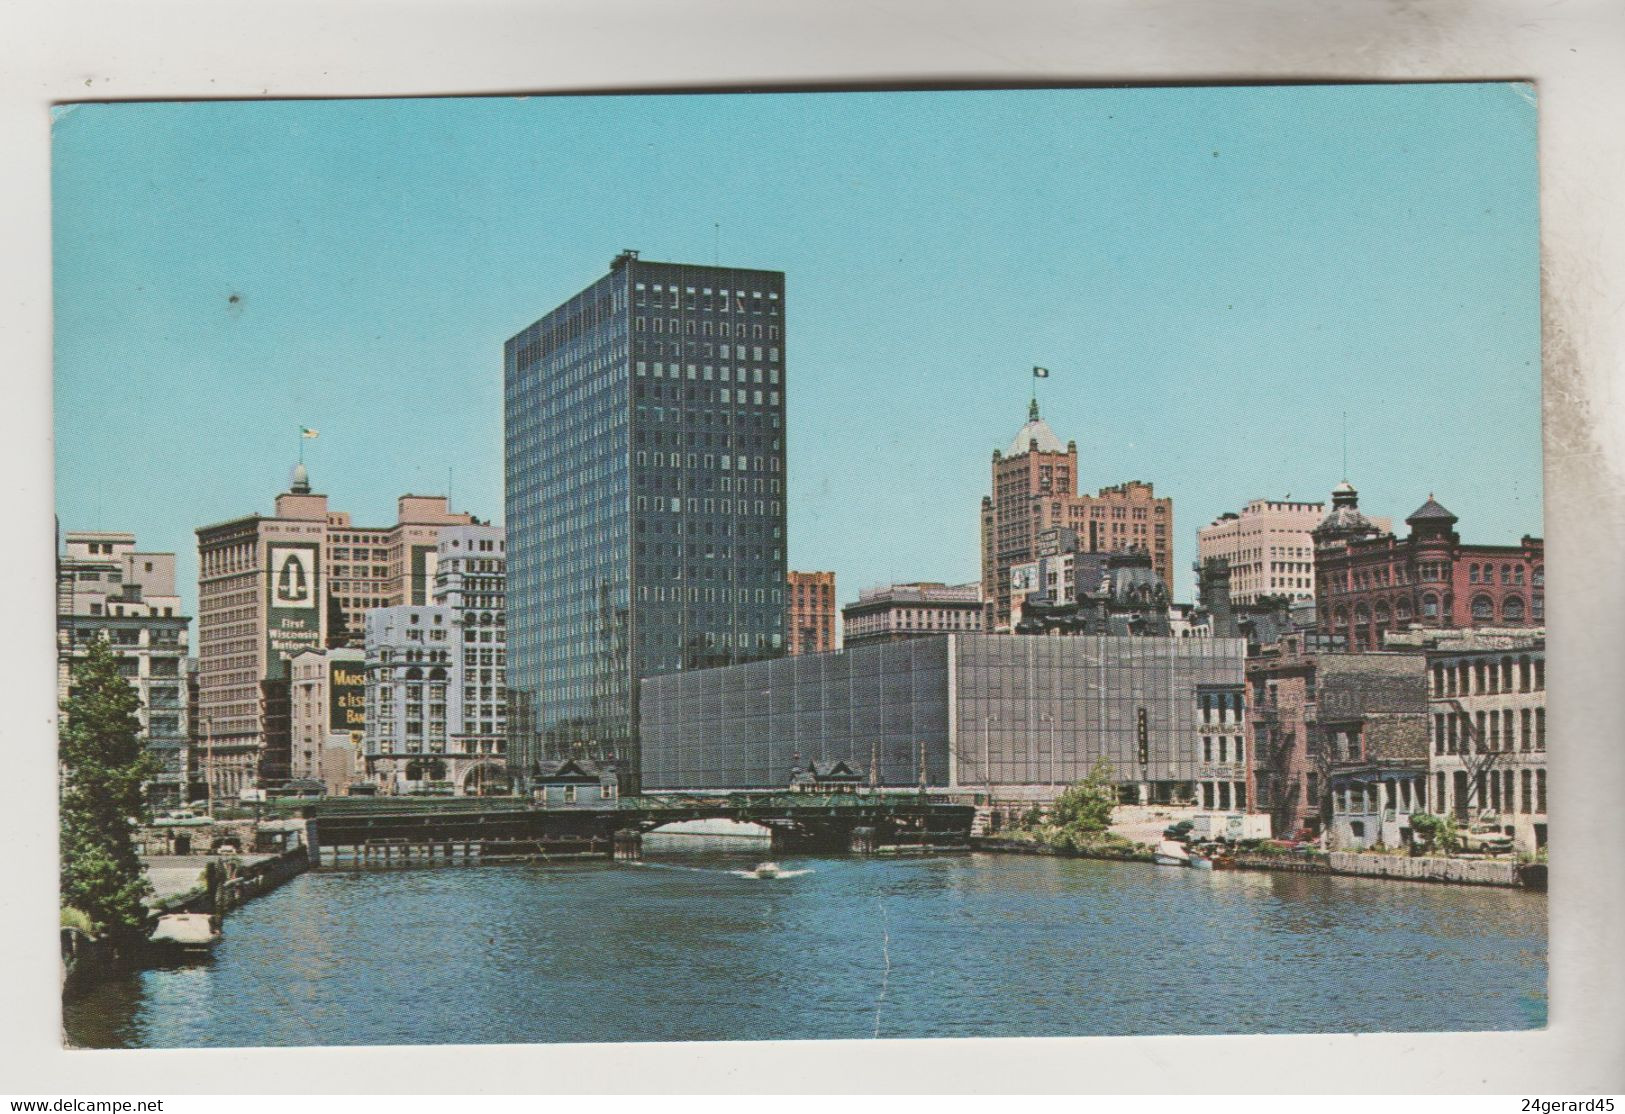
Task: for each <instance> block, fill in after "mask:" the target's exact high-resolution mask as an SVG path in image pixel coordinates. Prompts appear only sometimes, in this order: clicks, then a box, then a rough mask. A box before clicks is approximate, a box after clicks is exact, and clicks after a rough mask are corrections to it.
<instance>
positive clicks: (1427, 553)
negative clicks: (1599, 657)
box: [1314, 481, 1546, 650]
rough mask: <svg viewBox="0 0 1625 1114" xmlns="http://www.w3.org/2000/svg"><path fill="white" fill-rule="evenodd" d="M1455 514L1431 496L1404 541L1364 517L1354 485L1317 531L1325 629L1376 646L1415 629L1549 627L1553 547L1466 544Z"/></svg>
mask: <svg viewBox="0 0 1625 1114" xmlns="http://www.w3.org/2000/svg"><path fill="white" fill-rule="evenodd" d="M1456 521H1457V519H1456V516H1455V515H1453V514H1451V513H1450V512H1449V511H1448V510H1446V509H1445V508H1444V507H1443V506H1441V505H1440V504H1439V503H1437V502H1435V501H1434V499H1433V497H1432V496H1431V495H1430V496H1428V500H1427V502H1425V503H1423V504H1422V505H1421V506H1420V507H1418V508H1417V509H1416V510H1415V511H1414V512H1413V513H1412V514H1411V516H1410V517H1409V518H1407V519H1406V520H1405V523H1406V525H1407V526H1409V527H1410V535H1409V536H1408V537H1406V538H1403V539H1400V538H1397V537H1395V536H1394V535H1393V534H1392V533H1389V532H1387V531H1384V530H1382V529H1381V528H1380V527H1378V526H1377V524H1376V523H1374V522H1372V521H1371V520H1370V519H1368V518H1366V517H1365V515H1363V514H1361V513H1360V509H1359V495H1358V493H1357V492H1356V491H1355V490H1354V488H1353V486H1352V485H1350V484H1349V483H1348V482H1347V481H1344V482H1343V483H1341V484H1339V485H1338V486H1337V488H1336V489H1335V490H1334V491H1333V492H1332V512H1331V513H1330V514H1329V515H1327V516H1326V519H1325V520H1324V521H1323V522H1322V523H1321V524H1320V525H1319V526H1317V527H1316V528H1315V530H1314V538H1315V580H1316V586H1315V602H1316V617H1317V622H1318V625H1319V629H1320V632H1321V633H1322V634H1326V635H1334V636H1338V637H1340V638H1342V639H1344V645H1346V646H1347V647H1348V648H1350V649H1352V650H1371V649H1378V648H1380V647H1381V646H1382V644H1383V639H1384V638H1385V637H1386V636H1387V635H1388V634H1389V633H1390V632H1392V631H1399V630H1405V629H1406V628H1407V627H1410V626H1413V625H1414V626H1419V627H1423V628H1443V629H1459V628H1473V627H1489V626H1497V627H1539V626H1543V625H1544V623H1545V607H1546V603H1545V547H1544V545H1543V544H1542V542H1541V539H1539V538H1534V537H1529V536H1528V535H1525V536H1524V538H1523V539H1522V540H1521V541H1520V543H1519V544H1518V545H1513V546H1507V545H1464V544H1463V543H1462V541H1461V537H1460V535H1459V534H1457V533H1456V530H1455V525H1456Z"/></svg>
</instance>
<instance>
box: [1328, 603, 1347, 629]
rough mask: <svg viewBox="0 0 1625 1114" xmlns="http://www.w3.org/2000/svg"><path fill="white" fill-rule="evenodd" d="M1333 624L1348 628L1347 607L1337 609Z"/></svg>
mask: <svg viewBox="0 0 1625 1114" xmlns="http://www.w3.org/2000/svg"><path fill="white" fill-rule="evenodd" d="M1332 622H1333V625H1335V626H1339V627H1346V626H1348V625H1349V609H1348V608H1346V607H1339V608H1338V609H1337V614H1336V615H1335V616H1333V618H1332Z"/></svg>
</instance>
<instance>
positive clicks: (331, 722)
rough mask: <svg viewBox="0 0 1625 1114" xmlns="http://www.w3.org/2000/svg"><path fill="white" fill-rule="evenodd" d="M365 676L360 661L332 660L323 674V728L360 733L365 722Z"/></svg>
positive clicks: (339, 732)
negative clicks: (324, 717) (324, 698)
mask: <svg viewBox="0 0 1625 1114" xmlns="http://www.w3.org/2000/svg"><path fill="white" fill-rule="evenodd" d="M366 711H367V675H366V673H364V672H363V671H362V669H361V663H360V662H354V661H335V662H333V663H332V664H331V665H330V666H329V667H328V673H327V713H328V714H327V729H328V730H329V731H330V732H332V733H334V734H342V733H343V732H347V731H348V732H356V731H361V730H363V729H364V728H365V727H366V723H367V714H366Z"/></svg>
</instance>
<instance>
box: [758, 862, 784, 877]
mask: <svg viewBox="0 0 1625 1114" xmlns="http://www.w3.org/2000/svg"><path fill="white" fill-rule="evenodd" d="M750 873H751V877H753V878H777V877H778V876H779V875H781V874H783V873H784V871H783V870H781V869H780V868H779V864H778V863H757V864H756V866H755V868H754V869H753V870H751V872H750Z"/></svg>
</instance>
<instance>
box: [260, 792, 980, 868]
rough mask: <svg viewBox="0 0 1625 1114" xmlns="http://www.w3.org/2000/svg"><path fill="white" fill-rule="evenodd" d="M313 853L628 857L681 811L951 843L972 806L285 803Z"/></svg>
mask: <svg viewBox="0 0 1625 1114" xmlns="http://www.w3.org/2000/svg"><path fill="white" fill-rule="evenodd" d="M289 807H290V809H291V811H293V812H294V813H296V814H297V815H300V816H302V817H304V818H305V820H306V821H307V824H308V829H307V831H308V838H309V840H310V845H311V847H312V849H313V850H314V851H316V852H318V853H319V854H320V856H321V857H322V858H323V859H324V860H331V861H338V860H341V859H349V860H359V861H366V862H386V863H388V862H396V861H400V862H410V861H420V860H424V859H428V860H430V861H433V860H437V859H447V860H457V859H470V860H471V859H484V860H487V861H489V860H491V859H500V858H554V857H564V856H582V855H604V856H609V855H613V856H615V857H617V858H637V857H639V856H640V855H641V853H642V838H643V835H644V833H646V832H651V831H655V830H656V829H659V828H663V827H665V826H667V825H670V824H676V823H681V822H683V821H688V820H733V821H736V822H739V823H746V824H759V825H761V826H762V827H764V828H766V829H768V831H769V832H770V833H772V846H773V849H774V850H775V851H787V852H796V851H803V852H831V851H834V852H849V851H850V852H857V853H860V854H863V853H874V852H878V851H883V850H888V849H894V848H918V849H924V848H963V847H965V846H967V845H968V843H969V839H970V831H971V822H972V820H973V819H974V816H975V809H974V808H973V807H972V806H970V805H966V804H955V803H952V802H947V801H943V800H940V799H933V798H931V797H922V796H920V795H918V794H879V793H872V794H862V793H859V794H850V793H843V794H829V795H823V794H811V793H784V792H777V793H731V794H727V795H716V796H676V795H661V796H645V797H625V798H622V799H620V800H619V801H616V802H614V803H613V804H612V805H585V806H574V805H566V806H557V805H555V806H552V807H544V806H542V805H538V804H532V803H530V802H528V801H524V800H520V799H517V798H490V797H485V798H467V797H463V798H446V799H429V800H413V799H410V798H387V797H386V798H332V799H324V800H316V801H305V802H297V803H292V802H290V806H289Z"/></svg>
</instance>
